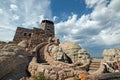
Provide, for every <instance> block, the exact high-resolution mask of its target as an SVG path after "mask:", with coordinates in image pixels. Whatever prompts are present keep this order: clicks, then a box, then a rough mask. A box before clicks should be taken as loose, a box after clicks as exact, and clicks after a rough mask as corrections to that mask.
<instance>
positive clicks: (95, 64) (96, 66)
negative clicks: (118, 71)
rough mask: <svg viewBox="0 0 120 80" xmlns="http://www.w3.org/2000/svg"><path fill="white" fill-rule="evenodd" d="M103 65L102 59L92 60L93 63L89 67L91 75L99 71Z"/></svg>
mask: <svg viewBox="0 0 120 80" xmlns="http://www.w3.org/2000/svg"><path fill="white" fill-rule="evenodd" d="M100 63H101V59H95V58H94V59H92V62H91V64H90V67H89V73H91V72H95V71H97V70H98V69H99V67H100Z"/></svg>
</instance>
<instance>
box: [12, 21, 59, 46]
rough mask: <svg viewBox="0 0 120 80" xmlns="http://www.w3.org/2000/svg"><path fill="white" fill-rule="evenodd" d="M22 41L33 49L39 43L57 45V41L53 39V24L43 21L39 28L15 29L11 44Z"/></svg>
mask: <svg viewBox="0 0 120 80" xmlns="http://www.w3.org/2000/svg"><path fill="white" fill-rule="evenodd" d="M50 39H51V40H50ZM23 40H27V41H28V46H31V47H33V48H34V47H35V46H37V45H38V44H40V43H43V42H48V40H50V41H52V42H57V43H59V39H57V38H55V31H54V23H53V22H52V21H49V20H43V21H42V22H41V27H40V28H35V27H34V28H33V29H26V28H22V27H17V30H16V33H15V36H14V39H13V42H15V43H19V42H21V41H23Z"/></svg>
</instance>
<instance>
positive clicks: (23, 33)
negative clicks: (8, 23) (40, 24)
mask: <svg viewBox="0 0 120 80" xmlns="http://www.w3.org/2000/svg"><path fill="white" fill-rule="evenodd" d="M32 32H33V31H32V29H26V28H22V27H17V30H16V34H15V36H14V39H13V41H14V42H15V43H19V42H20V41H22V40H25V39H30V38H31V35H32Z"/></svg>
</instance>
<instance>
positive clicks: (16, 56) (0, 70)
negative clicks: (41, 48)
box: [0, 44, 27, 80]
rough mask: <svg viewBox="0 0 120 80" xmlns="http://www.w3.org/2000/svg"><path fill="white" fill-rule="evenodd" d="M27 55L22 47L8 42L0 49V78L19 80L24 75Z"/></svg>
mask: <svg viewBox="0 0 120 80" xmlns="http://www.w3.org/2000/svg"><path fill="white" fill-rule="evenodd" d="M26 70H27V57H26V51H25V49H24V48H23V47H20V46H15V45H13V44H9V45H6V46H4V48H2V49H1V50H0V80H9V79H11V80H19V79H20V78H21V77H23V76H26V75H27V73H26Z"/></svg>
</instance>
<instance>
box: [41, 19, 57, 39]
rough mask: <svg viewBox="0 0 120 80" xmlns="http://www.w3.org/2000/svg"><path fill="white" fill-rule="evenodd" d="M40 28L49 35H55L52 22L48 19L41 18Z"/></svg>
mask: <svg viewBox="0 0 120 80" xmlns="http://www.w3.org/2000/svg"><path fill="white" fill-rule="evenodd" d="M40 29H42V30H44V31H45V34H46V35H47V36H49V37H55V32H54V23H53V22H52V21H49V20H43V21H42V23H41V27H40Z"/></svg>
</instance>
